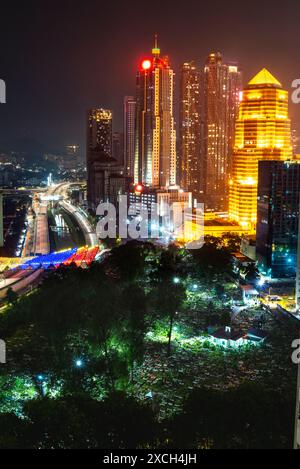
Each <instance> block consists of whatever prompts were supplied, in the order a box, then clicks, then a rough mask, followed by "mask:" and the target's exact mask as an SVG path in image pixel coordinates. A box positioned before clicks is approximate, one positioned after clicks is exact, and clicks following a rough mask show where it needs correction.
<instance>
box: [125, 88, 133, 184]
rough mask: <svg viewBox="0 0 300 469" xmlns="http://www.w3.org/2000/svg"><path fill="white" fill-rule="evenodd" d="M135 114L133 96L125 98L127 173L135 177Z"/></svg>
mask: <svg viewBox="0 0 300 469" xmlns="http://www.w3.org/2000/svg"><path fill="white" fill-rule="evenodd" d="M135 114H136V101H135V99H134V98H133V97H132V96H125V98H124V156H125V171H126V174H127V175H128V176H131V177H134V154H135V153H134V147H135Z"/></svg>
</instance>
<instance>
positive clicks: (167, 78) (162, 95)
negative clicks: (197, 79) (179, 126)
mask: <svg viewBox="0 0 300 469" xmlns="http://www.w3.org/2000/svg"><path fill="white" fill-rule="evenodd" d="M173 108H174V72H173V70H172V68H171V65H170V61H169V58H168V57H167V56H161V55H160V49H159V47H158V45H157V40H156V42H155V47H154V48H153V49H152V57H149V58H145V59H144V60H143V61H142V62H141V64H140V69H139V71H138V73H137V79H136V120H135V126H136V127H135V138H136V142H135V168H134V180H135V183H144V184H146V185H147V186H151V187H155V188H168V187H171V186H174V185H175V184H176V131H175V125H174V117H173Z"/></svg>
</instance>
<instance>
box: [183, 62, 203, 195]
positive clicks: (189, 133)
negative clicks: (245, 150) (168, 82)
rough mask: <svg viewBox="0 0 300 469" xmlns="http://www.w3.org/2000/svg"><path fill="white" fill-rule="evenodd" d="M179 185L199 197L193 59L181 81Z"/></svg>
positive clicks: (196, 86) (197, 86) (197, 90)
mask: <svg viewBox="0 0 300 469" xmlns="http://www.w3.org/2000/svg"><path fill="white" fill-rule="evenodd" d="M179 132H180V148H179V156H180V162H181V171H180V185H181V187H182V188H183V189H186V190H188V191H191V192H192V193H193V196H194V197H195V198H197V199H198V200H199V197H200V194H201V189H202V188H201V185H200V182H201V180H200V163H201V162H200V152H201V147H200V145H201V122H200V72H199V70H197V67H196V65H195V64H194V62H188V63H184V64H183V66H182V69H181V82H180V121H179Z"/></svg>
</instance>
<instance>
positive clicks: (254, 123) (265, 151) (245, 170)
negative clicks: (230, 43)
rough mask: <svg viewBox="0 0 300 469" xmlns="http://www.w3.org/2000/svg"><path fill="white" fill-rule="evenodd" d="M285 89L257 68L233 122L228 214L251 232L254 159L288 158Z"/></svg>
mask: <svg viewBox="0 0 300 469" xmlns="http://www.w3.org/2000/svg"><path fill="white" fill-rule="evenodd" d="M292 153H293V152H292V142H291V121H290V119H289V116H288V92H287V91H285V90H283V89H282V85H281V83H280V82H279V81H278V80H277V79H276V78H275V77H274V76H273V75H272V74H271V73H270V72H268V70H266V69H263V70H261V71H260V72H259V73H258V74H257V75H256V76H255V77H254V78H253V79H252V80H251V81H250V82H249V83H248V86H247V87H246V88H245V90H244V91H243V93H242V96H241V103H240V110H239V118H238V120H237V123H236V132H235V145H234V156H233V167H232V174H231V180H230V191H229V194H230V195H229V215H230V217H231V218H232V219H233V220H236V221H237V222H238V223H239V224H240V225H241V226H242V227H244V228H247V229H249V230H252V231H255V229H256V216H257V215H256V212H257V182H258V161H260V160H288V159H291V158H292Z"/></svg>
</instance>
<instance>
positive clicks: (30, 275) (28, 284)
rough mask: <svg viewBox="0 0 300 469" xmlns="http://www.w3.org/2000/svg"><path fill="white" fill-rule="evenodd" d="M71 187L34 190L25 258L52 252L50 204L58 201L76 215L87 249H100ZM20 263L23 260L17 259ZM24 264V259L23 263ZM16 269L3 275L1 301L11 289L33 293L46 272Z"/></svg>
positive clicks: (39, 269) (60, 185)
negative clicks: (71, 196)
mask: <svg viewBox="0 0 300 469" xmlns="http://www.w3.org/2000/svg"><path fill="white" fill-rule="evenodd" d="M71 185H72V184H70V183H61V184H57V185H53V186H51V187H49V188H48V189H47V190H43V191H42V190H41V191H40V190H38V191H33V196H34V198H33V205H32V214H29V216H28V221H29V223H28V230H27V233H26V240H25V244H24V249H23V252H22V258H26V259H27V258H28V259H30V258H32V257H36V256H37V257H38V256H40V255H44V256H46V255H48V254H49V252H50V241H49V227H48V216H47V211H48V205H49V202H50V201H51V200H55V201H57V202H58V204H59V205H60V207H61V208H62V209H63V210H65V211H66V212H67V213H69V214H70V215H71V216H73V217H74V218H75V219H76V221H77V223H78V225H79V227H80V229H81V230H82V232H83V234H84V237H85V241H86V246H88V247H89V248H95V249H96V252H97V247H98V246H99V243H98V239H97V236H96V233H95V230H94V229H93V227H92V225H91V224H90V222H89V220H88V217H87V215H86V213H85V212H84V211H83V210H82V209H80V208H79V207H75V206H74V205H72V204H71V203H70V202H69V200H68V190H69V187H70V186H71ZM106 252H108V251H103V252H101V253H100V252H99V253H98V254H97V258H98V259H100V258H101V257H102V255H103V254H105V253H106ZM18 260H20V261H21V258H18ZM24 262H25V260H24ZM14 267H16V268H15V269H13V270H10V271H7V272H5V273H4V272H3V273H2V274H0V302H1V303H2V302H3V300H4V298H5V297H6V294H7V291H8V289H9V288H12V290H13V291H15V292H16V293H18V294H23V293H25V292H27V291H28V290H31V289H32V288H33V287H34V286H35V285H36V284H38V283H39V281H40V278H41V277H42V274H43V272H44V268H42V267H41V264H40V265H39V266H35V267H28V268H26V269H23V270H22V269H21V268H20V267H18V266H17V263H16V265H15V266H14Z"/></svg>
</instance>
